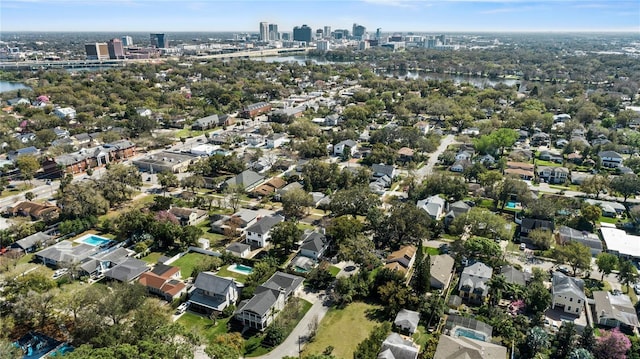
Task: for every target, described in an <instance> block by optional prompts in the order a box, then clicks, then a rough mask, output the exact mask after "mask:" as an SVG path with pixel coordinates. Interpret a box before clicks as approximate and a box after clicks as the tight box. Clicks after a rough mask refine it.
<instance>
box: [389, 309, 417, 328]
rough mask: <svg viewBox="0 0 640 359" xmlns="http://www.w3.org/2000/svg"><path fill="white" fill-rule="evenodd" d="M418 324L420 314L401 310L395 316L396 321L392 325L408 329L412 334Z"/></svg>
mask: <svg viewBox="0 0 640 359" xmlns="http://www.w3.org/2000/svg"><path fill="white" fill-rule="evenodd" d="M418 322H420V313H418V312H414V311H413V310H408V309H402V310H401V311H399V312H398V314H397V315H396V319H395V320H394V321H393V324H395V325H397V326H399V327H402V328H409V331H410V332H411V333H414V332H415V331H416V329H418Z"/></svg>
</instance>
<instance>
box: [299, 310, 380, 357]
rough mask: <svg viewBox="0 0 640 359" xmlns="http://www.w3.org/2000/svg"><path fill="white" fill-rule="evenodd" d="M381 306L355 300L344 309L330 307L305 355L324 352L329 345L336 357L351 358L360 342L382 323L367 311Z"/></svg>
mask: <svg viewBox="0 0 640 359" xmlns="http://www.w3.org/2000/svg"><path fill="white" fill-rule="evenodd" d="M379 308H380V307H379V306H375V305H371V304H367V303H362V302H355V303H351V304H349V305H348V306H347V307H346V308H344V309H335V308H331V309H329V312H328V313H327V315H326V316H325V317H324V319H323V320H322V322H321V323H320V328H319V329H318V334H317V335H316V339H315V340H314V341H313V342H312V343H309V344H308V345H307V346H306V347H305V348H304V351H303V355H308V354H312V353H322V352H323V351H324V349H325V348H326V347H328V346H329V345H331V346H333V347H334V349H333V352H332V354H333V355H334V356H335V357H336V358H351V357H352V356H353V352H354V351H355V349H356V347H357V346H358V344H359V343H360V342H361V341H363V340H364V339H365V338H367V337H368V336H369V334H370V333H371V331H372V330H373V328H374V327H375V326H376V325H379V324H380V323H379V322H378V321H376V320H372V319H369V317H368V316H367V312H370V311H373V310H377V309H379Z"/></svg>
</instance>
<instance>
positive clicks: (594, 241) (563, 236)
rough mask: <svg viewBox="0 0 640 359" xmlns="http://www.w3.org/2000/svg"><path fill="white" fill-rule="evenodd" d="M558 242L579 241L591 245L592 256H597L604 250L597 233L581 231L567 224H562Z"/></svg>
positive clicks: (559, 229)
mask: <svg viewBox="0 0 640 359" xmlns="http://www.w3.org/2000/svg"><path fill="white" fill-rule="evenodd" d="M556 242H557V243H558V244H562V245H564V244H568V243H570V242H578V243H581V244H584V245H585V246H587V247H589V250H590V251H591V255H592V256H594V257H595V256H597V255H598V254H600V252H602V241H601V240H600V237H598V235H597V234H593V233H589V232H586V231H579V230H577V229H573V228H571V227H567V226H560V227H559V228H558V233H557V235H556Z"/></svg>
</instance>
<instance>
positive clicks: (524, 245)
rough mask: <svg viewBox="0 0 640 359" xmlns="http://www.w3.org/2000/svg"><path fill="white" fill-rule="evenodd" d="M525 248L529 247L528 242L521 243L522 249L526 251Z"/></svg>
mask: <svg viewBox="0 0 640 359" xmlns="http://www.w3.org/2000/svg"><path fill="white" fill-rule="evenodd" d="M525 249H527V244H526V243H520V250H521V251H524V250H525Z"/></svg>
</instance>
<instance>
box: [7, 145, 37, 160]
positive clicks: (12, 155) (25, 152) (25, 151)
mask: <svg viewBox="0 0 640 359" xmlns="http://www.w3.org/2000/svg"><path fill="white" fill-rule="evenodd" d="M39 155H40V150H39V149H37V148H35V147H34V146H29V147H24V148H19V149H17V150H14V151H10V152H9V153H7V159H8V160H10V161H15V160H17V159H18V158H19V157H21V156H35V157H37V156H39Z"/></svg>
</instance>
